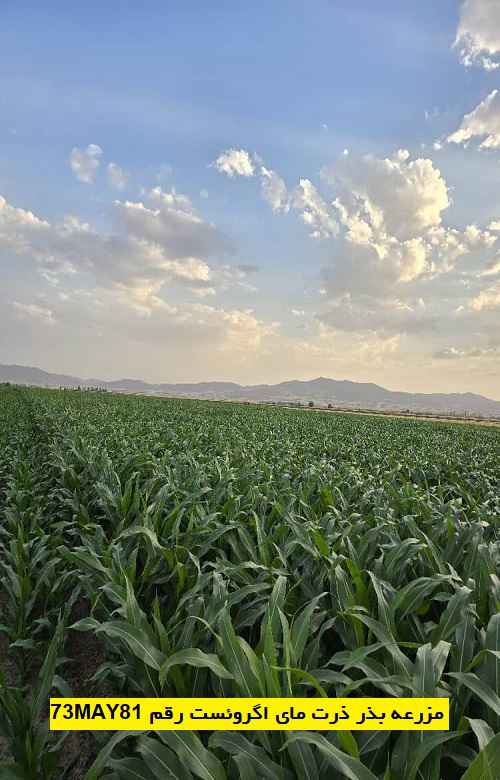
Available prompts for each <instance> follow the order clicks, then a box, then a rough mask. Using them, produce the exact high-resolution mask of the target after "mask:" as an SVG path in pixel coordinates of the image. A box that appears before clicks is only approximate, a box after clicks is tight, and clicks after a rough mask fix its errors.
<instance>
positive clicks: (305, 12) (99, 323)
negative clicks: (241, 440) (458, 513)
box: [0, 0, 500, 397]
mask: <svg viewBox="0 0 500 780" xmlns="http://www.w3.org/2000/svg"><path fill="white" fill-rule="evenodd" d="M497 22H498V24H497ZM495 29H497V30H499V29H500V12H499V10H498V6H497V4H496V3H495V2H494V0H465V2H457V1H456V0H453V1H452V0H440V2H439V3H436V2H435V1H434V0H433V1H432V2H431V0H425V1H424V2H422V0H419V2H416V1H415V2H405V3H401V2H395V1H394V2H388V1H387V0H380V2H378V3H374V2H372V1H371V0H370V2H368V0H363V1H360V2H356V3H353V2H352V1H351V2H347V1H344V0H319V1H318V2H314V3H311V2H298V1H296V0H287V1H286V2H285V1H284V0H279V1H278V0H277V1H276V2H255V3H253V4H248V3H242V2H234V0H233V2H229V0H227V1H225V2H208V3H201V2H182V3H181V2H143V3H141V4H136V3H130V2H109V3H104V4H103V3H94V2H87V3H86V4H75V3H70V4H68V3H62V2H53V1H51V2H48V3H45V4H43V7H42V5H41V4H40V3H28V2H23V0H17V2H10V1H7V2H5V1H4V3H3V4H2V26H1V29H0V196H2V197H3V199H4V208H3V210H2V211H0V269H1V273H2V278H3V279H4V285H2V289H1V290H0V303H1V304H2V311H3V315H2V314H0V317H1V318H2V319H3V328H2V333H3V337H2V336H1V335H0V360H1V361H2V362H19V363H26V364H28V363H29V364H37V365H42V367H44V368H48V369H51V370H61V371H71V372H73V373H79V374H87V375H88V374H98V373H100V374H101V375H105V376H117V375H125V374H126V375H129V376H142V377H144V378H146V379H163V380H165V381H168V380H179V381H180V380H197V379H199V380H202V379H211V378H220V379H234V380H237V381H238V380H239V381H246V382H252V381H255V382H258V381H278V380H280V379H285V378H290V377H292V376H293V377H300V378H306V377H311V376H315V375H318V374H322V375H329V376H335V377H339V378H351V379H359V380H362V381H369V380H373V381H380V382H382V383H385V384H388V385H390V386H392V387H395V388H400V389H408V390H411V389H414V390H417V389H418V390H429V391H432V390H458V391H461V390H476V391H480V392H484V393H487V394H489V395H492V396H494V397H495V396H496V397H500V373H499V368H498V363H499V355H500V352H499V346H500V345H499V338H498V331H499V330H500V327H499V325H500V320H499V318H500V288H499V285H500V281H499V277H498V274H497V273H496V272H495V271H494V270H493V271H492V269H495V263H496V257H497V255H498V249H499V248H500V238H499V235H500V233H498V232H497V233H495V230H492V229H490V228H489V226H490V224H491V223H495V222H496V221H499V220H500V196H499V195H498V192H499V187H498V184H499V179H500V141H499V143H498V145H497V144H496V141H495V139H496V135H495V134H496V133H498V136H499V138H500V119H499V117H500V100H497V98H496V96H495V95H494V94H493V93H494V91H495V90H496V89H497V88H498V86H499V84H500V70H499V69H498V68H497V67H496V65H497V62H498V60H499V57H498V55H499V53H500V33H498V40H497V39H496V37H495V32H494V31H495ZM457 37H458V39H459V43H458V45H457V46H455V47H454V46H453V43H454V41H455V38H457ZM492 94H493V97H492V98H491V100H490V102H489V103H487V104H485V103H484V101H487V100H488V96H491V95H492ZM481 106H483V107H482V108H481ZM475 110H477V112H478V113H477V114H474V115H473V116H472V118H469V119H467V115H468V114H469V115H470V114H471V112H473V111H475ZM460 128H461V135H460V134H459V135H458V136H457V135H456V136H455V137H454V136H453V134H454V133H455V134H456V132H457V131H458V130H459V129H460ZM491 134H492V135H491ZM488 137H492V138H493V140H492V141H490V142H489V143H488V144H487V145H486V146H484V145H483V147H481V143H482V141H484V139H485V138H488ZM89 148H90V152H89ZM92 149H93V150H94V151H92ZM96 150H98V151H96ZM398 150H407V152H408V156H407V157H405V155H402V156H401V155H400V157H399V158H398V157H397V154H398ZM231 151H233V152H234V151H236V152H242V153H244V154H245V155H247V159H248V161H249V162H248V165H249V166H250V168H251V171H252V172H251V174H249V175H244V174H243V175H242V174H241V172H240V170H239V169H238V170H237V168H238V166H236V168H235V167H234V166H233V167H231V166H232V163H228V164H227V165H224V164H222V163H220V160H221V155H223V154H225V153H226V154H227V153H229V152H231ZM345 152H348V154H346V153H345ZM405 154H406V152H405ZM82 155H83V156H82ZM367 155H368V156H369V158H367V157H366V156H367ZM228 159H229V158H228ZM239 159H240V162H241V158H239ZM79 160H80V163H78V161H79ZM82 160H83V166H84V168H82V167H78V166H79V165H80V164H81V161H82ZM89 160H90V168H88V169H87V168H85V166H86V165H87V164H88V162H89ZM218 160H219V163H217V161H218ZM367 160H368V161H367ZM75 161H76V162H75ZM384 161H385V162H384ZM419 161H424V162H422V163H421V162H419ZM94 163H95V167H92V166H93V165H94ZM110 165H112V166H113V168H112V169H110V168H109V166H110ZM240 167H241V166H240ZM250 168H248V169H247V171H249V170H250ZM263 170H264V171H267V172H268V173H267V174H266V173H263ZM82 171H83V173H82ZM113 171H114V172H115V175H114V176H113ZM269 172H272V174H271V173H269ZM321 172H323V173H321ZM271 175H272V177H273V178H272V181H273V183H277V182H278V179H279V181H280V182H281V183H282V185H283V187H284V188H285V189H284V190H283V192H282V195H283V197H282V198H281V201H280V202H278V201H276V200H274V201H273V200H272V198H271V196H269V194H268V195H267V196H266V195H265V194H264V196H263V190H262V187H263V182H264V179H266V177H267V180H270V179H269V177H270V176H271ZM82 177H83V178H82ZM305 180H306V181H307V182H309V183H310V185H311V187H309V185H307V186H308V189H307V194H304V193H305V190H304V189H303V188H301V187H302V185H301V184H300V182H301V181H305ZM280 186H281V185H280ZM158 188H160V190H161V192H160V191H159V190H158ZM311 188H313V189H311ZM172 189H173V192H174V195H172ZM392 190H395V191H397V192H400V193H401V197H398V196H396V197H395V198H393V197H392V195H391V192H392ZM154 192H156V194H154ZM152 193H153V194H152ZM283 193H284V194H283ZM311 193H313V194H311ZM181 195H182V196H184V199H181V198H180V197H179V196H181ZM311 198H314V202H315V204H316V205H315V206H314V208H313V212H314V213H312V212H311ZM318 198H319V199H320V200H318ZM187 199H188V200H187ZM116 201H120V204H121V205H120V204H117V203H116ZM318 203H321V205H320V208H319V211H318ZM127 204H128V205H127ZM134 204H135V205H134ZM137 204H142V205H143V207H144V208H143V209H142V211H141V212H140V214H139V209H138V207H137ZM334 204H335V205H334ZM341 209H343V211H341ZM367 209H368V210H367ZM389 210H391V212H389ZM424 212H425V214H424ZM27 213H32V214H33V215H34V220H35V222H33V221H32V222H30V220H29V218H27V217H26V214H27ZM311 213H312V216H311ZM2 214H3V217H2ZM308 214H309V216H308ZM374 214H378V216H374ZM68 215H69V216H71V217H72V218H73V219H77V220H78V225H79V226H80V227H78V228H76V227H75V225H76V224H77V223H76V222H74V223H72V227H68V224H69V223H68V222H67V219H68ZM422 215H423V216H422ZM153 216H154V220H156V221H154V220H153ZM139 217H141V219H142V222H141V223H140V224H139V222H138V219H139ZM2 219H3V223H2ZM65 219H66V222H64V220H65ZM308 219H309V220H311V219H312V220H313V222H314V223H315V224H314V225H312V229H311V230H309V229H308V228H310V227H311V224H312V223H311V221H309V222H308V221H307V220H308ZM360 219H361V221H362V222H363V224H362V225H361V226H360ZM325 220H326V221H327V222H328V226H327V227H325V224H326V222H325ZM186 222H189V225H190V226H191V228H192V231H194V232H193V233H189V231H188V229H187V227H186ZM160 223H161V224H160ZM320 223H321V224H320ZM334 223H335V225H336V227H335V228H334V227H333V225H334ZM354 223H356V224H354ZM2 224H3V229H2ZM64 225H66V226H65V227H64ZM81 225H86V226H87V227H86V228H85V230H84V229H83V228H81ZM318 225H320V229H319V234H318V235H314V233H315V232H316V233H318V230H315V228H317V227H318ZM353 225H354V228H353ZM467 226H473V227H474V229H475V230H477V231H478V233H477V234H475V233H474V231H473V230H469V232H468V233H466V232H465V231H466V228H467ZM160 228H161V229H160ZM191 228H190V229H191ZM367 231H368V232H367ZM391 231H392V232H391ZM368 233H369V237H368V238H367V236H368ZM195 234H196V235H195ZM497 240H498V244H499V247H497ZM452 244H453V246H452ZM457 245H459V246H460V250H459V252H458V253H457V252H456V251H455V250H456V246H457ZM194 250H196V252H197V254H196V255H193V254H192V251H194ZM141 252H143V253H144V254H143V255H141ZM195 261H196V262H195ZM196 263H197V265H196ZM370 280H372V282H371V283H370V284H369V283H368V282H369V281H370ZM370 285H371V286H370ZM497 299H498V304H497ZM0 323H1V320H0ZM347 323H348V324H347ZM12 333H15V336H14V338H13V337H12ZM7 334H8V335H7ZM429 372H431V373H430V374H429Z"/></svg>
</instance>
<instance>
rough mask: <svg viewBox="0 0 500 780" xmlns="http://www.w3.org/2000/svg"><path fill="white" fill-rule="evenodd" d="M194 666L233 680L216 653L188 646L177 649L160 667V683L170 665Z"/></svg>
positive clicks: (164, 678)
mask: <svg viewBox="0 0 500 780" xmlns="http://www.w3.org/2000/svg"><path fill="white" fill-rule="evenodd" d="M184 664H187V665H188V666H195V667H197V668H204V669H210V671H212V672H213V673H214V674H216V675H217V677H221V678H222V679H224V680H234V677H233V675H232V674H231V672H228V670H227V669H226V668H225V666H223V665H222V663H221V662H220V660H219V658H218V656H217V655H215V654H214V653H204V652H203V650H198V648H196V647H189V648H186V650H178V652H177V653H174V654H173V655H171V656H170V657H169V658H167V660H166V661H165V663H164V664H163V665H162V667H161V669H160V684H161V685H163V683H164V682H165V680H166V677H167V674H168V670H169V669H171V667H172V666H177V665H184Z"/></svg>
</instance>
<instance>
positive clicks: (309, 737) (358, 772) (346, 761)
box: [282, 731, 377, 780]
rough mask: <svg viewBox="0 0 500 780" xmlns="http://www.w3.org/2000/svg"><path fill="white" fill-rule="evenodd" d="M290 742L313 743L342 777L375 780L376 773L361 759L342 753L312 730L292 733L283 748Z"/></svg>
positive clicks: (353, 779) (351, 779)
mask: <svg viewBox="0 0 500 780" xmlns="http://www.w3.org/2000/svg"><path fill="white" fill-rule="evenodd" d="M292 742H306V743H308V744H310V745H315V747H317V748H318V750H319V751H320V752H321V753H322V754H323V755H324V756H325V758H327V759H328V761H329V763H330V764H332V766H333V767H335V769H336V770H337V772H340V774H341V775H342V776H343V777H347V778H349V780H377V777H376V775H374V774H373V773H372V772H371V771H370V770H369V769H368V768H367V767H366V766H365V765H364V764H362V763H361V761H359V760H358V759H357V758H353V757H352V756H349V755H348V754H347V753H343V752H342V751H341V750H339V749H338V748H336V747H335V746H334V745H332V744H331V743H330V742H329V741H328V740H327V739H325V737H323V736H322V735H321V734H316V733H315V732H312V731H302V732H300V733H293V735H292V736H291V737H290V738H289V739H287V741H286V742H285V745H284V748H287V747H288V745H289V744H291V743H292ZM284 748H282V750H283V749H284Z"/></svg>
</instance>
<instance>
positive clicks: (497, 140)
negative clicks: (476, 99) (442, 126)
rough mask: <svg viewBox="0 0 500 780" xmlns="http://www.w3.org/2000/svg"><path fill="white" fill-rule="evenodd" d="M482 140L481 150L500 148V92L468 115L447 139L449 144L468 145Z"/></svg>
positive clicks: (490, 96) (494, 93) (492, 93)
mask: <svg viewBox="0 0 500 780" xmlns="http://www.w3.org/2000/svg"><path fill="white" fill-rule="evenodd" d="M475 138H478V139H479V138H482V139H483V140H482V141H481V143H480V144H479V148H480V149H498V148H500V92H499V91H498V89H494V90H493V92H490V94H489V95H488V96H487V97H486V98H485V99H484V100H483V101H482V102H481V103H479V105H477V106H476V108H475V109H474V110H473V111H471V112H470V114H466V115H465V116H464V118H463V119H462V122H461V124H460V127H459V128H458V129H457V130H455V132H454V133H452V134H451V135H449V136H448V138H447V139H446V140H447V141H448V143H454V144H464V145H467V144H468V143H469V142H470V141H471V140H472V139H475Z"/></svg>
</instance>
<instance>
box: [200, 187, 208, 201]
mask: <svg viewBox="0 0 500 780" xmlns="http://www.w3.org/2000/svg"><path fill="white" fill-rule="evenodd" d="M200 198H203V200H208V190H205V189H202V190H200Z"/></svg>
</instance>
